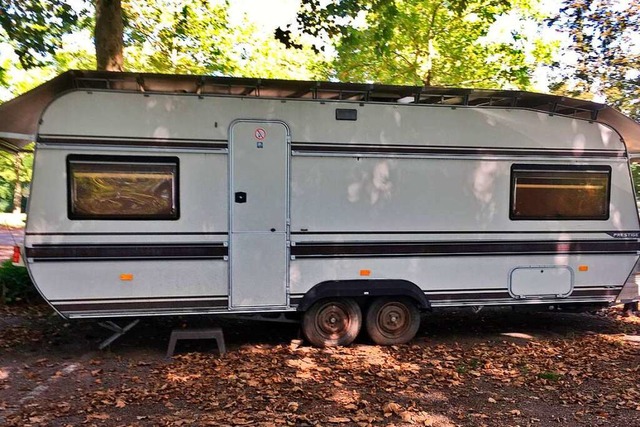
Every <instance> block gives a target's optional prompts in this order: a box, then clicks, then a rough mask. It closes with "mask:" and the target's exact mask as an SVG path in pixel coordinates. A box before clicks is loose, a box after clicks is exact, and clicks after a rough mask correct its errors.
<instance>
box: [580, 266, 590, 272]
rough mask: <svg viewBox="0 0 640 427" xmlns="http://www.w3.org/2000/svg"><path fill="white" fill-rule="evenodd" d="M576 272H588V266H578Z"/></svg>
mask: <svg viewBox="0 0 640 427" xmlns="http://www.w3.org/2000/svg"><path fill="white" fill-rule="evenodd" d="M578 271H589V266H588V265H579V266H578Z"/></svg>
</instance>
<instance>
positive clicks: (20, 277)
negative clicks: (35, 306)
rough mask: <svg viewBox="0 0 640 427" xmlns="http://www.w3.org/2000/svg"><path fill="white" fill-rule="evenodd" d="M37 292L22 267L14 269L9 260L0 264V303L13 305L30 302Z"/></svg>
mask: <svg viewBox="0 0 640 427" xmlns="http://www.w3.org/2000/svg"><path fill="white" fill-rule="evenodd" d="M37 294H38V292H37V291H36V288H35V287H34V286H33V283H31V278H29V273H27V269H26V268H24V267H16V266H14V265H13V264H12V263H11V260H7V261H4V262H3V263H2V264H0V302H2V303H3V304H14V303H17V302H22V301H27V302H28V301H30V300H32V299H33V298H34V297H35V296H36V295H37Z"/></svg>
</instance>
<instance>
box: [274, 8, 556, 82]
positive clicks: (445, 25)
mask: <svg viewBox="0 0 640 427" xmlns="http://www.w3.org/2000/svg"><path fill="white" fill-rule="evenodd" d="M536 4H537V2H536V1H535V0H531V1H527V0H513V1H507V0H464V1H450V2H443V1H440V0H427V1H422V0H404V1H401V0H371V1H368V2H352V1H346V2H345V1H339V0H334V1H331V2H329V3H328V5H326V6H324V7H323V6H321V5H320V2H318V1H316V0H308V1H304V2H303V8H302V9H301V11H300V13H299V14H298V23H299V25H300V26H301V28H302V30H303V31H304V32H306V33H308V34H310V35H313V36H316V37H321V36H322V35H326V36H328V37H329V38H330V39H331V40H332V41H333V42H334V43H335V46H336V50H337V58H336V60H335V61H334V67H335V71H334V73H333V75H330V76H329V77H332V78H337V79H338V80H341V81H376V82H381V83H394V84H410V85H457V86H473V87H493V88H495V87H518V88H527V87H528V86H529V85H530V82H531V75H532V73H533V70H534V69H535V67H536V66H537V65H538V64H539V63H541V62H545V61H550V51H551V50H552V49H551V46H548V45H544V43H543V42H542V41H541V40H540V39H539V38H538V36H537V35H536V34H535V32H532V31H530V30H529V29H530V28H531V27H532V25H531V24H534V27H535V26H536V25H539V24H541V23H542V16H540V15H539V14H538V13H536V12H535V8H534V7H533V6H532V5H536ZM499 20H500V25H494V24H496V23H498V21H499ZM501 29H502V30H501ZM500 31H502V32H500ZM279 35H280V36H281V37H280V39H281V40H282V41H284V42H285V43H287V42H289V43H291V32H289V33H287V32H281V33H280V34H279Z"/></svg>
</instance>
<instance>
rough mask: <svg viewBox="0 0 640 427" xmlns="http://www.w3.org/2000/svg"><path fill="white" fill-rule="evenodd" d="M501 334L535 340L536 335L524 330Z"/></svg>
mask: <svg viewBox="0 0 640 427" xmlns="http://www.w3.org/2000/svg"><path fill="white" fill-rule="evenodd" d="M500 335H503V336H505V337H511V338H520V339H523V340H534V339H535V337H534V336H533V335H529V334H525V333H522V332H503V333H501V334H500Z"/></svg>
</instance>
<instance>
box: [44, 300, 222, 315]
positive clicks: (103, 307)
mask: <svg viewBox="0 0 640 427" xmlns="http://www.w3.org/2000/svg"><path fill="white" fill-rule="evenodd" d="M53 305H54V307H55V308H56V309H57V310H59V311H61V312H63V313H64V312H80V311H91V312H96V311H118V310H127V311H129V310H171V309H180V310H184V309H189V308H193V309H198V308H199V309H203V308H226V307H227V306H228V305H229V303H228V301H227V300H219V301H142V302H115V303H107V302H96V303H89V302H87V303H82V304H55V303H53Z"/></svg>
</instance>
